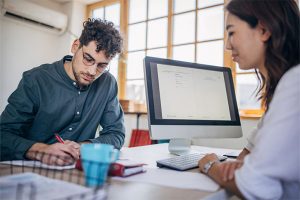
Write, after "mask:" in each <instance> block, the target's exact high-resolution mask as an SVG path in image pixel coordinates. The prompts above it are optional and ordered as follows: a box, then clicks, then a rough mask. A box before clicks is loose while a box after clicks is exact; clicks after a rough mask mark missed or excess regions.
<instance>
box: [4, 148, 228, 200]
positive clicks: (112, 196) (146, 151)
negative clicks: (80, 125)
mask: <svg viewBox="0 0 300 200" xmlns="http://www.w3.org/2000/svg"><path fill="white" fill-rule="evenodd" d="M192 149H195V150H201V151H203V152H204V153H206V152H207V153H211V152H214V153H217V154H222V153H224V152H227V151H232V150H231V149H227V150H226V149H215V148H207V147H200V146H192ZM171 156H173V155H171V154H169V152H168V144H156V145H149V146H142V147H133V148H127V147H123V148H122V149H121V154H120V158H123V159H124V158H127V159H130V160H132V161H137V162H144V163H146V164H148V167H151V168H152V167H153V168H156V160H159V159H163V158H168V157H171ZM0 171H2V170H1V168H0ZM190 172H194V173H199V172H198V169H193V170H190ZM3 173H9V172H3V171H2V172H1V174H2V175H3ZM179 173H180V172H179ZM109 182H110V184H109V188H108V199H109V200H120V199H124V200H127V199H133V200H135V199H138V200H148V199H149V200H150V199H151V200H152V199H155V200H160V199H184V200H194V199H203V198H204V199H228V197H229V194H228V193H227V192H226V191H225V190H223V189H220V190H218V191H217V192H214V193H212V192H205V191H200V190H190V189H189V190H187V189H178V188H171V187H162V186H158V185H153V184H147V183H136V182H124V181H119V180H112V179H110V180H109Z"/></svg>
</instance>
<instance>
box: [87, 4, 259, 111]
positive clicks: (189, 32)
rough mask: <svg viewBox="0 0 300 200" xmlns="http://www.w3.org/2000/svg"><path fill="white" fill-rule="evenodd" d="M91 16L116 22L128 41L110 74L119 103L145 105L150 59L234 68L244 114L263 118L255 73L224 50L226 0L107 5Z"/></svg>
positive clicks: (96, 8) (91, 8)
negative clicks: (146, 62)
mask: <svg viewBox="0 0 300 200" xmlns="http://www.w3.org/2000/svg"><path fill="white" fill-rule="evenodd" d="M226 1H227V0H225V2H226ZM88 13H90V14H89V16H97V17H98V16H99V17H100V18H103V19H107V20H111V21H113V22H114V23H115V24H116V26H117V27H118V28H119V29H120V31H121V33H122V35H123V36H124V39H125V47H126V49H125V52H124V53H123V54H122V55H121V56H120V57H118V58H116V59H115V61H114V64H113V65H114V68H113V69H112V70H111V71H112V73H113V74H114V75H115V77H116V78H117V79H118V82H119V91H120V92H119V98H120V99H133V100H136V101H139V102H145V89H144V72H143V59H144V57H145V56H146V55H147V56H154V57H160V58H172V59H175V60H182V61H187V62H197V63H202V64H208V65H216V66H220V67H222V66H228V67H231V68H232V72H233V77H234V82H235V84H236V96H237V100H238V105H239V108H240V110H244V111H245V112H244V113H251V114H256V113H261V111H262V110H261V102H259V101H257V100H256V99H257V97H256V89H257V88H256V87H257V78H256V74H255V72H254V71H241V70H239V69H238V66H236V65H235V63H233V61H232V60H231V55H230V53H229V52H227V51H224V48H225V44H224V41H226V33H225V30H224V23H225V17H224V15H225V13H224V0H103V1H101V2H99V3H95V4H91V5H89V6H88ZM208 19H209V20H208ZM118 61H119V62H118ZM117 65H118V66H119V67H117Z"/></svg>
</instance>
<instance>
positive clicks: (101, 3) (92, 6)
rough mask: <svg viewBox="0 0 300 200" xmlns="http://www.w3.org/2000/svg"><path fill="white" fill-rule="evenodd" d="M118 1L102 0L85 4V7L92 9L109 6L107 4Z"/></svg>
mask: <svg viewBox="0 0 300 200" xmlns="http://www.w3.org/2000/svg"><path fill="white" fill-rule="evenodd" d="M119 2H120V0H103V1H99V2H96V3H92V4H89V5H87V9H88V10H94V9H97V8H101V7H104V6H109V5H112V4H115V3H119Z"/></svg>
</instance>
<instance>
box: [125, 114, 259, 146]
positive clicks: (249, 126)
mask: <svg viewBox="0 0 300 200" xmlns="http://www.w3.org/2000/svg"><path fill="white" fill-rule="evenodd" d="M136 120H137V118H136V115H131V114H130V115H128V114H127V115H125V125H126V137H125V144H124V146H128V145H129V142H130V137H131V131H132V129H135V128H136ZM257 122H258V120H255V119H253V120H252V119H251V120H242V121H241V124H242V130H243V137H241V138H230V139H229V138H226V139H225V138H224V139H223V138H222V139H204V138H202V139H194V140H193V144H195V145H202V146H209V147H220V148H232V149H242V148H243V147H244V146H245V145H246V143H247V137H248V135H249V134H250V133H251V131H252V130H253V128H255V127H256V124H257ZM139 128H140V129H146V130H147V129H148V121H147V116H146V115H142V116H141V117H140V119H139Z"/></svg>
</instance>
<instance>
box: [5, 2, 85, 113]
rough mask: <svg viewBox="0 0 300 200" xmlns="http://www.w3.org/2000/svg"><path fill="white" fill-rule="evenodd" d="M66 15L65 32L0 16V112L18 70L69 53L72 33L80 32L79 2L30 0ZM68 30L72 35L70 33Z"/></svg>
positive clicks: (16, 80)
mask: <svg viewBox="0 0 300 200" xmlns="http://www.w3.org/2000/svg"><path fill="white" fill-rule="evenodd" d="M31 1H32V2H34V3H37V4H40V5H41V6H45V7H48V8H51V9H54V10H56V11H59V12H64V13H65V14H67V15H68V23H69V24H68V31H67V32H66V33H64V34H62V35H57V34H53V33H50V32H49V31H47V30H46V29H44V28H41V27H38V26H36V25H30V24H28V23H26V22H20V21H16V20H13V19H9V18H7V17H3V16H1V17H0V25H1V29H0V45H1V47H0V55H1V57H0V60H1V61H0V70H1V74H0V95H1V96H0V113H2V111H3V110H4V108H5V106H6V105H7V98H8V97H9V95H10V94H11V93H12V92H13V91H14V90H15V89H16V87H17V85H18V83H19V81H20V79H21V77H22V73H23V72H24V71H26V70H29V69H31V68H33V67H37V66H39V65H40V64H43V63H52V62H54V61H56V60H59V59H61V58H62V57H63V56H64V55H66V54H69V52H70V51H69V50H70V45H71V42H72V41H73V40H74V37H73V34H75V35H76V34H77V35H79V34H80V31H79V30H78V29H80V30H81V28H82V21H83V19H84V16H85V5H84V4H82V3H80V2H75V1H74V2H73V1H71V2H68V3H65V4H58V3H55V2H53V1H50V0H31ZM71 33H72V34H71Z"/></svg>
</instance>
